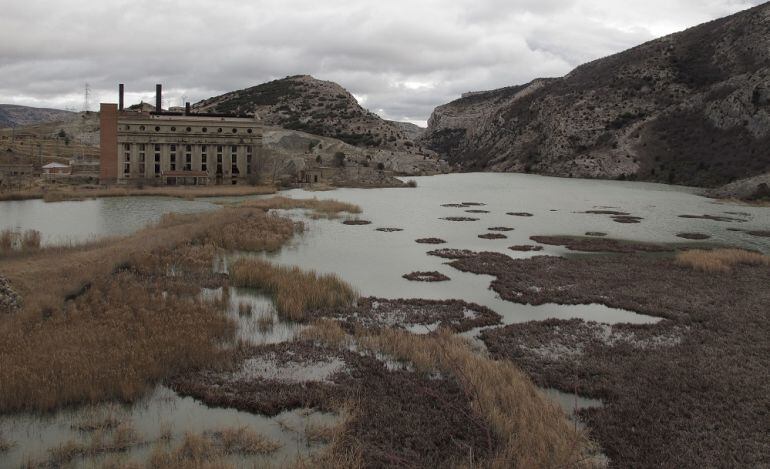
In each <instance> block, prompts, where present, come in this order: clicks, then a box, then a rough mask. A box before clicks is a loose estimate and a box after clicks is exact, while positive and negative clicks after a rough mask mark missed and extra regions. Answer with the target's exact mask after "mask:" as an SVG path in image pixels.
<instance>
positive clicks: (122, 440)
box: [45, 423, 144, 467]
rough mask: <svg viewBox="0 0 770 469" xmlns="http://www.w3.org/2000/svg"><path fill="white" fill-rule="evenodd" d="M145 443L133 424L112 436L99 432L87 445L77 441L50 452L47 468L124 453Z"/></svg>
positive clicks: (126, 425) (123, 427)
mask: <svg viewBox="0 0 770 469" xmlns="http://www.w3.org/2000/svg"><path fill="white" fill-rule="evenodd" d="M143 443H144V441H143V440H142V437H141V435H140V434H139V432H137V431H136V429H135V428H134V427H133V425H132V424H130V423H126V424H123V425H121V426H119V427H118V428H116V429H115V431H114V432H113V433H112V436H108V435H107V434H105V433H102V432H98V433H95V434H93V435H92V436H91V440H90V441H89V442H87V443H83V442H80V441H76V440H70V441H68V442H66V443H62V444H61V445H59V446H57V447H56V448H53V449H52V450H50V452H49V454H50V457H49V460H48V465H47V466H45V467H48V466H51V467H61V466H64V465H67V464H69V463H71V462H73V461H74V460H75V459H77V458H84V457H95V456H99V455H103V454H109V453H119V452H124V451H127V450H129V449H130V448H133V447H135V446H138V445H141V444H143Z"/></svg>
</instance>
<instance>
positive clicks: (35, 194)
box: [0, 186, 276, 202]
mask: <svg viewBox="0 0 770 469" xmlns="http://www.w3.org/2000/svg"><path fill="white" fill-rule="evenodd" d="M275 192H276V188H275V187H274V186H178V187H173V186H159V187H144V188H138V187H114V186H113V187H90V186H57V187H54V188H42V187H41V188H34V189H25V190H21V191H13V192H10V191H9V192H0V201H9V200H28V199H43V200H44V201H46V202H63V201H67V200H84V199H95V198H101V197H144V196H146V197H178V198H182V199H195V198H198V197H241V196H248V195H266V194H274V193H275Z"/></svg>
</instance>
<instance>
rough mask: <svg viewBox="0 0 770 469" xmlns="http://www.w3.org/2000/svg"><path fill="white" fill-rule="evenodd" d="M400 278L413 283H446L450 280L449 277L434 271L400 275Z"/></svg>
mask: <svg viewBox="0 0 770 469" xmlns="http://www.w3.org/2000/svg"><path fill="white" fill-rule="evenodd" d="M402 277H404V278H405V279H407V280H411V281H413V282H446V281H447V280H450V278H449V277H447V276H446V275H444V274H442V273H441V272H437V271H435V270H434V271H431V272H411V273H408V274H404V275H402Z"/></svg>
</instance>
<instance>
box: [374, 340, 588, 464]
mask: <svg viewBox="0 0 770 469" xmlns="http://www.w3.org/2000/svg"><path fill="white" fill-rule="evenodd" d="M359 343H360V344H361V345H362V346H363V347H364V348H367V349H370V350H374V351H379V352H384V353H387V354H389V355H392V356H394V357H396V358H397V359H400V360H406V361H409V362H411V363H413V364H414V365H415V367H416V368H417V369H419V370H422V371H433V370H437V371H440V372H443V373H450V374H451V375H453V376H455V377H456V378H457V379H458V380H459V382H460V384H461V386H462V387H463V389H464V390H465V392H466V393H467V394H468V395H469V396H470V397H471V401H472V403H473V404H472V405H473V408H474V411H475V413H477V414H478V415H479V416H480V417H482V418H483V419H484V420H485V421H486V422H487V423H488V424H489V426H490V427H491V429H492V430H493V431H494V433H495V434H496V436H497V437H498V438H499V439H500V441H502V447H501V448H500V450H499V451H498V453H497V454H496V455H495V457H494V459H493V460H492V461H489V466H490V467H500V468H502V467H588V466H590V462H589V461H588V460H587V459H586V458H587V457H588V453H589V452H590V450H591V449H592V448H591V445H590V442H589V440H588V438H587V437H586V436H585V435H584V434H583V433H582V432H580V431H577V430H576V429H575V427H574V426H573V425H572V424H571V423H570V422H569V421H568V420H567V418H566V416H565V415H564V412H563V411H562V410H561V409H560V408H559V407H558V405H556V404H555V403H553V402H551V401H549V400H548V399H547V398H546V397H545V396H543V395H542V394H541V393H540V392H539V391H538V390H537V388H535V386H534V385H533V384H532V382H531V380H530V379H529V378H528V377H527V376H526V375H525V374H524V373H523V372H522V371H521V370H519V369H518V368H516V367H515V366H514V365H512V364H510V363H507V362H498V361H493V360H490V359H488V358H486V357H483V356H481V355H479V354H478V353H475V352H474V351H473V350H472V349H471V347H470V345H469V344H468V342H467V341H465V340H464V339H462V338H460V337H457V336H455V335H453V334H452V333H451V332H449V331H447V330H443V329H442V330H440V331H439V333H438V334H436V335H432V336H418V335H415V334H410V333H408V332H404V331H398V330H395V329H383V330H382V331H380V332H379V333H376V334H372V335H364V336H362V337H359Z"/></svg>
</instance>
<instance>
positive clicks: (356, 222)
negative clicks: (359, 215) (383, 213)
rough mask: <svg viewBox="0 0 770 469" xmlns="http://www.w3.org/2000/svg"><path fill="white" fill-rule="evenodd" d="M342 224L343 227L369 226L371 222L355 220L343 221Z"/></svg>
mask: <svg viewBox="0 0 770 469" xmlns="http://www.w3.org/2000/svg"><path fill="white" fill-rule="evenodd" d="M342 224H343V225H371V224H372V222H370V221H369V220H359V219H355V220H345V221H343V222H342Z"/></svg>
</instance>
